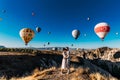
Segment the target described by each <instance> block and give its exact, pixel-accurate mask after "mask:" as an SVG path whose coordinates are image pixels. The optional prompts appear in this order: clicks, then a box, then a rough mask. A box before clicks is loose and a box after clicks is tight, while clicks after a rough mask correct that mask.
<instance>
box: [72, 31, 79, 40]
mask: <svg viewBox="0 0 120 80" xmlns="http://www.w3.org/2000/svg"><path fill="white" fill-rule="evenodd" d="M79 35H80V31H79V30H77V29H75V30H73V31H72V36H73V38H75V39H77V38H78V37H79Z"/></svg>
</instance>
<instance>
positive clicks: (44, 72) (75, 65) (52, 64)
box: [0, 47, 120, 80]
mask: <svg viewBox="0 0 120 80" xmlns="http://www.w3.org/2000/svg"><path fill="white" fill-rule="evenodd" d="M61 53H62V52H61V51H49V50H48V51H45V50H44V51H40V50H32V49H18V48H1V49H0V77H1V80H3V79H4V80H120V74H119V73H120V67H119V66H120V50H119V49H116V48H108V47H102V48H98V49H92V50H81V49H79V50H71V55H70V56H71V65H70V67H71V68H70V74H68V75H66V74H65V75H61V74H60V66H61V61H62V55H61Z"/></svg>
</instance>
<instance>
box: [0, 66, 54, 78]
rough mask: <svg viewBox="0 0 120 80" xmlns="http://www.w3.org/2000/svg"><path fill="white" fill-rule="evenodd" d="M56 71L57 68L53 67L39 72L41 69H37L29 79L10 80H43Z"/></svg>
mask: <svg viewBox="0 0 120 80" xmlns="http://www.w3.org/2000/svg"><path fill="white" fill-rule="evenodd" d="M55 69H56V68H55V67H52V68H50V69H45V70H43V71H39V69H35V70H34V71H33V75H30V76H27V77H22V78H12V79H10V80H41V79H43V78H45V76H47V75H50V74H51V72H53V71H54V70H55ZM3 79H4V78H3ZM0 80H1V79H0ZM4 80H6V79H4Z"/></svg>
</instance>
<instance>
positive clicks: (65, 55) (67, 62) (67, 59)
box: [61, 47, 70, 74]
mask: <svg viewBox="0 0 120 80" xmlns="http://www.w3.org/2000/svg"><path fill="white" fill-rule="evenodd" d="M62 55H63V59H62V66H61V73H62V74H63V70H65V69H67V74H69V72H70V70H69V68H70V67H69V66H70V51H69V48H68V47H66V48H63V53H62Z"/></svg>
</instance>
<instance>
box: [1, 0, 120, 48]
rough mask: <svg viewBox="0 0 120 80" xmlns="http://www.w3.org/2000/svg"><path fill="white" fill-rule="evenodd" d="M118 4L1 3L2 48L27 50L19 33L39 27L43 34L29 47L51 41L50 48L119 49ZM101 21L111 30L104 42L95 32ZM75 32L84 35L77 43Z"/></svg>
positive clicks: (91, 0) (66, 0)
mask: <svg viewBox="0 0 120 80" xmlns="http://www.w3.org/2000/svg"><path fill="white" fill-rule="evenodd" d="M119 4H120V1H119V0H0V18H2V20H1V21H0V45H4V46H6V47H25V45H24V42H23V41H22V40H21V38H20V36H19V31H20V30H21V29H22V28H26V27H27V28H31V29H32V30H34V31H35V28H36V26H39V27H41V29H42V30H41V32H40V33H35V37H34V39H33V40H32V41H30V42H29V44H28V46H32V47H43V45H44V44H47V42H50V43H51V44H50V45H49V46H48V47H51V46H60V47H64V46H69V47H71V44H74V46H73V47H80V48H98V47H102V46H108V47H117V48H120V45H119V43H120V34H118V35H116V34H115V33H116V32H118V33H120V5H119ZM2 10H6V12H5V13H3V12H2ZM32 12H34V13H35V15H34V16H32V15H31V14H32ZM88 17H90V20H89V21H87V18H88ZM99 22H107V23H108V24H109V25H110V27H111V30H110V33H109V34H108V35H107V36H106V38H105V40H104V42H102V41H101V40H100V39H99V38H98V37H97V36H96V34H95V32H94V26H95V25H96V24H97V23H99ZM73 29H78V30H80V32H81V34H80V36H79V38H78V39H77V40H74V38H73V37H72V35H71V32H72V30H73ZM48 32H51V34H50V35H48ZM84 34H86V35H87V36H86V37H85V36H84Z"/></svg>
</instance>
